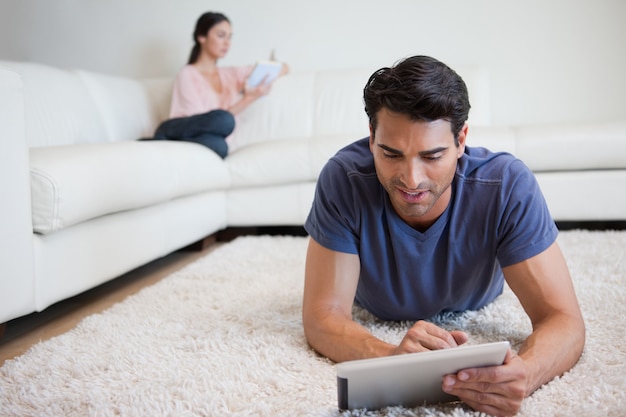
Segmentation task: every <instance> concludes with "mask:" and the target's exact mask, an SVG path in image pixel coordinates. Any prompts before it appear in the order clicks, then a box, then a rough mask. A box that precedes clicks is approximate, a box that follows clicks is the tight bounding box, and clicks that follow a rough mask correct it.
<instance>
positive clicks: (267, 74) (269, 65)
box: [246, 61, 283, 87]
mask: <svg viewBox="0 0 626 417" xmlns="http://www.w3.org/2000/svg"><path fill="white" fill-rule="evenodd" d="M282 69H283V64H282V63H280V62H276V61H257V63H256V65H255V66H254V68H253V69H252V72H251V73H250V75H249V76H248V79H247V80H246V84H248V85H249V86H250V87H256V86H257V85H259V84H260V83H261V81H263V80H265V82H266V83H271V82H272V81H274V80H275V79H276V77H278V75H279V74H280V71H281V70H282Z"/></svg>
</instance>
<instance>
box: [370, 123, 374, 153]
mask: <svg viewBox="0 0 626 417" xmlns="http://www.w3.org/2000/svg"><path fill="white" fill-rule="evenodd" d="M369 127H370V152H372V153H374V129H372V124H371V123H370V125H369Z"/></svg>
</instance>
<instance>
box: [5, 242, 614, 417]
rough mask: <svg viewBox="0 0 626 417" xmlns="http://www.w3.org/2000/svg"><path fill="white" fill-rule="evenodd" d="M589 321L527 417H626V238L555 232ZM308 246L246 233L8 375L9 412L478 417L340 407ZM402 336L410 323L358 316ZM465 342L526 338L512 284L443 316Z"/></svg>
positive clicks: (37, 351) (22, 361) (8, 367)
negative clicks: (315, 341) (314, 336)
mask: <svg viewBox="0 0 626 417" xmlns="http://www.w3.org/2000/svg"><path fill="white" fill-rule="evenodd" d="M559 241H560V244H561V246H562V248H563V251H564V252H565V255H566V257H567V259H568V264H569V266H570V269H571V272H572V275H573V278H574V281H575V285H576V289H577V292H578V295H579V298H580V302H581V305H582V309H583V312H584V315H585V319H586V323H587V326H588V337H587V345H586V349H585V353H584V355H583V357H582V359H581V360H580V362H579V363H578V364H577V365H576V367H575V368H574V369H573V370H572V371H570V372H569V373H567V374H565V375H564V376H563V377H561V378H558V379H556V380H554V381H552V382H551V383H549V384H548V385H546V386H544V387H543V388H542V389H540V390H539V391H537V392H535V394H534V395H532V396H531V397H530V398H528V399H527V400H526V401H525V403H524V406H523V409H522V411H521V413H520V414H519V415H520V416H533V417H536V416H624V415H626V367H625V365H624V360H625V359H626V348H625V346H626V343H624V327H625V326H624V317H626V271H625V269H626V268H625V267H626V259H625V252H626V232H583V231H568V232H563V233H561V235H560V237H559ZM305 251H306V239H305V238H302V237H267V236H262V237H243V238H239V239H237V240H235V241H233V242H231V243H229V244H226V245H223V246H221V247H219V248H217V249H216V250H215V251H213V252H211V253H210V254H208V255H207V256H206V257H205V258H203V259H200V260H199V261H197V262H195V263H193V264H191V265H189V266H187V267H185V268H184V269H182V270H180V271H178V272H176V273H174V274H172V275H171V276H169V277H167V278H165V279H164V280H163V281H161V282H159V283H157V284H155V285H154V286H152V287H149V288H146V289H144V290H142V291H141V292H139V293H138V294H136V295H134V296H131V297H129V298H128V299H126V300H125V301H124V302H122V303H119V304H117V305H115V306H113V307H112V308H110V309H109V310H107V311H105V312H103V313H102V314H97V315H93V316H90V317H88V318H86V319H85V320H83V321H82V322H81V323H80V324H79V325H78V326H77V327H76V328H75V329H73V330H72V331H70V332H68V333H66V334H63V335H61V336H59V337H56V338H54V339H51V340H49V341H47V342H43V343H40V344H38V345H36V346H34V347H33V348H31V349H30V350H29V351H28V352H27V353H25V354H24V355H22V356H21V357H19V358H16V359H15V360H12V361H7V362H6V363H5V364H4V365H3V366H2V368H0V415H1V416H39V415H42V416H44V415H45V416H48V415H49V416H226V415H232V416H283V415H284V416H304V415H307V416H308V415H310V416H339V415H343V416H456V417H462V416H477V415H478V413H475V412H473V411H472V410H470V409H468V408H467V407H465V406H463V404H460V403H454V404H449V405H444V406H432V407H424V408H414V409H404V408H402V407H390V408H387V409H384V410H381V411H377V412H373V411H370V412H366V411H364V410H360V411H359V410H358V411H352V412H344V413H343V414H342V413H341V412H339V411H338V410H337V394H336V380H335V370H334V367H333V364H332V363H331V362H329V361H328V360H326V359H323V358H321V357H319V356H317V355H316V354H315V353H314V352H312V351H311V350H310V349H309V348H308V347H307V344H306V342H305V340H304V336H303V332H302V328H301V318H300V303H301V293H302V280H303V278H302V277H303V269H304V256H305ZM355 315H356V318H357V319H358V320H360V321H361V322H362V323H364V324H365V325H366V326H367V327H369V328H370V329H371V330H372V331H373V332H374V333H375V334H376V335H378V336H379V337H381V338H384V339H387V340H389V341H395V342H397V341H399V340H400V339H401V337H402V335H403V333H404V332H405V331H406V329H407V328H408V326H409V325H410V323H386V322H381V321H378V320H376V319H374V318H372V317H371V316H370V315H369V314H367V313H365V312H363V311H356V310H355ZM436 321H437V322H438V323H439V324H441V325H443V326H445V327H448V328H464V329H466V330H467V331H468V332H469V333H470V334H471V339H470V343H481V342H487V341H496V340H501V339H507V340H509V341H511V342H512V344H513V345H514V346H516V347H518V346H519V343H521V341H522V340H524V338H525V337H526V336H527V335H528V333H529V332H530V325H529V322H528V320H527V319H526V318H525V316H524V314H523V312H522V310H521V308H520V306H519V304H518V302H517V300H516V298H515V297H514V296H512V294H511V293H510V291H509V290H508V289H507V290H506V292H505V293H504V294H503V295H502V296H501V297H500V298H499V299H497V300H496V301H495V302H494V303H493V304H491V305H490V306H488V307H487V308H485V309H483V310H481V311H478V312H467V313H464V314H460V315H446V316H443V317H440V318H438V319H437V320H436Z"/></svg>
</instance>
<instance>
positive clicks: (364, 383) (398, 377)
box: [336, 342, 510, 410]
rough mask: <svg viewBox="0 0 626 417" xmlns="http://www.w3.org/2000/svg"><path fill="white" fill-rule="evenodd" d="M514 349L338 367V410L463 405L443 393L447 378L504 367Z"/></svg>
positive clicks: (460, 350)
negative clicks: (444, 380)
mask: <svg viewBox="0 0 626 417" xmlns="http://www.w3.org/2000/svg"><path fill="white" fill-rule="evenodd" d="M509 346H510V344H509V342H495V343H485V344H481V345H473V346H459V347H456V348H451V349H442V350H432V351H428V352H418V353H409V354H405V355H395V356H385V357H382V358H374V359H361V360H355V361H347V362H342V363H338V364H337V365H336V370H337V395H338V403H339V408H340V409H341V410H347V409H355V408H367V409H369V410H374V409H379V408H383V407H387V406H394V405H402V406H405V407H416V406H420V405H425V404H437V403H442V402H450V401H459V399H458V397H455V396H453V395H450V394H446V393H445V392H443V390H442V389H441V386H442V384H443V377H444V375H448V374H454V373H457V372H458V371H460V370H461V369H467V368H479V367H483V366H495V365H502V363H503V362H504V358H505V356H506V353H507V351H508V349H509Z"/></svg>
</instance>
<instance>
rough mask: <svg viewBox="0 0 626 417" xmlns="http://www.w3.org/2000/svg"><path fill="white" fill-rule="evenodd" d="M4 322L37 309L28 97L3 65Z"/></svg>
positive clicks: (0, 230) (0, 223)
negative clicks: (26, 116)
mask: <svg viewBox="0 0 626 417" xmlns="http://www.w3.org/2000/svg"><path fill="white" fill-rule="evenodd" d="M0 126H2V130H1V132H0V135H1V139H0V143H2V151H1V152H0V195H1V196H2V205H1V207H2V216H0V253H1V254H2V255H1V256H2V262H0V323H4V322H6V321H8V320H11V319H13V318H15V317H19V316H22V315H24V314H28V313H31V312H33V311H34V310H35V308H34V307H35V273H34V263H33V228H32V221H31V206H30V179H29V161H28V147H27V145H26V133H25V122H24V95H23V86H22V80H21V78H20V76H19V75H18V74H17V73H15V72H13V71H11V70H8V69H6V68H2V67H0Z"/></svg>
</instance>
